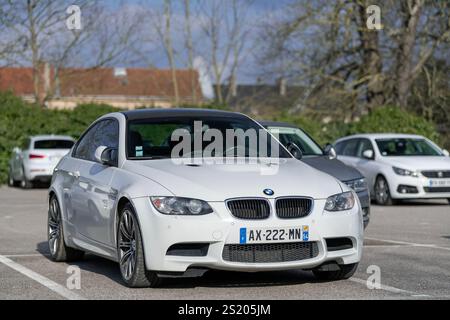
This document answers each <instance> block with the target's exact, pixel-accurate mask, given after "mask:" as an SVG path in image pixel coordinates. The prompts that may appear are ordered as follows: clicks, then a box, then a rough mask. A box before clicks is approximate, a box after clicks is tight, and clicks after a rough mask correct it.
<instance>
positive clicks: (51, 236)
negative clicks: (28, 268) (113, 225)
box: [47, 196, 84, 262]
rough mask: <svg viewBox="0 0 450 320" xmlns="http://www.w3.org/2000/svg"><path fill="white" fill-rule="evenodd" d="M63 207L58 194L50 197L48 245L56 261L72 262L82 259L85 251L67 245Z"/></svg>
mask: <svg viewBox="0 0 450 320" xmlns="http://www.w3.org/2000/svg"><path fill="white" fill-rule="evenodd" d="M61 217H62V215H61V209H60V206H59V202H58V199H57V198H56V196H52V197H51V198H50V204H49V209H48V225H47V230H48V232H47V234H48V247H49V249H50V257H51V258H52V260H53V261H55V262H71V261H77V260H81V259H82V258H83V256H84V252H83V251H81V250H77V249H74V248H70V247H68V246H66V244H65V242H64V231H63V224H62V218H61Z"/></svg>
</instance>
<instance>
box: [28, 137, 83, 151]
mask: <svg viewBox="0 0 450 320" xmlns="http://www.w3.org/2000/svg"><path fill="white" fill-rule="evenodd" d="M73 144H74V142H73V141H72V140H61V139H58V140H55V139H53V140H50V139H49V140H36V141H35V142H34V149H70V148H72V146H73Z"/></svg>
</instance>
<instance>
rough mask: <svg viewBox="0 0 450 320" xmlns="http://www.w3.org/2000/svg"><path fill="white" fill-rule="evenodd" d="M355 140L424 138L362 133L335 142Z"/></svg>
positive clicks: (407, 135)
mask: <svg viewBox="0 0 450 320" xmlns="http://www.w3.org/2000/svg"><path fill="white" fill-rule="evenodd" d="M355 138H367V139H391V138H422V139H423V138H424V137H423V136H421V135H417V134H404V133H362V134H354V135H351V136H346V137H343V138H340V139H337V140H336V141H344V140H348V139H355Z"/></svg>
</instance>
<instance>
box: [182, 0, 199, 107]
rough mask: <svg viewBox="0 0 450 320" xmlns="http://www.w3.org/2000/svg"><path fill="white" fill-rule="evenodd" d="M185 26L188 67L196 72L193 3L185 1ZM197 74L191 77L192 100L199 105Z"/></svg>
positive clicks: (188, 0)
mask: <svg viewBox="0 0 450 320" xmlns="http://www.w3.org/2000/svg"><path fill="white" fill-rule="evenodd" d="M184 26H185V47H186V51H187V56H188V67H189V69H190V70H194V44H193V37H192V19H191V1H190V0H184ZM196 83H197V81H196V79H195V73H194V72H192V76H191V89H192V99H193V102H194V104H196V103H197V88H196Z"/></svg>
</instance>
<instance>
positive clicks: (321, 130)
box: [276, 106, 441, 145]
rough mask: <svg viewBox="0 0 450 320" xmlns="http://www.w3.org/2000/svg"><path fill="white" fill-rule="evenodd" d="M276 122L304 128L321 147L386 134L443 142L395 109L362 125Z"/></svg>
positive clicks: (371, 116)
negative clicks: (347, 138)
mask: <svg viewBox="0 0 450 320" xmlns="http://www.w3.org/2000/svg"><path fill="white" fill-rule="evenodd" d="M276 120H279V121H285V122H289V123H293V124H295V125H297V126H299V127H301V128H303V129H304V130H305V131H307V132H308V133H309V134H310V135H311V136H312V137H314V139H316V140H317V142H319V143H320V144H321V145H324V144H326V143H328V142H333V141H335V140H336V139H338V138H340V137H343V136H347V135H351V134H357V133H383V132H387V133H412V134H419V135H423V136H425V137H427V138H429V139H431V140H433V141H435V142H436V143H438V144H439V143H440V142H441V137H440V136H439V134H438V133H437V131H436V128H435V126H434V124H433V123H431V122H429V121H427V120H425V119H424V118H422V117H420V116H417V115H415V114H413V113H411V112H407V111H404V110H401V109H400V108H398V107H393V106H385V107H379V108H377V109H375V110H374V111H373V112H372V113H370V114H368V115H365V116H363V117H361V119H360V120H359V121H357V122H353V123H349V124H345V123H343V122H331V123H328V124H322V123H321V122H320V121H318V120H317V119H313V118H304V117H289V116H286V115H284V116H280V117H279V118H277V119H276Z"/></svg>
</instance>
